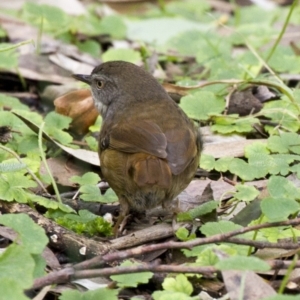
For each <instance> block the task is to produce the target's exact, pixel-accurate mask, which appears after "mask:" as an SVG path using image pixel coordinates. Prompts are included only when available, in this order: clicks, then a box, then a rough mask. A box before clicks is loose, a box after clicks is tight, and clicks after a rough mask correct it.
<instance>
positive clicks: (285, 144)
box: [268, 132, 300, 154]
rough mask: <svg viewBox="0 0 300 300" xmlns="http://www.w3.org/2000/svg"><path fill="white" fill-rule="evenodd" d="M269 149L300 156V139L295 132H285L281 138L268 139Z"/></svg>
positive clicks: (272, 137)
mask: <svg viewBox="0 0 300 300" xmlns="http://www.w3.org/2000/svg"><path fill="white" fill-rule="evenodd" d="M268 148H269V149H270V150H271V151H272V152H278V153H289V152H293V153H296V154H300V137H299V135H298V134H297V133H294V132H285V133H282V134H281V135H280V136H271V137H269V138H268Z"/></svg>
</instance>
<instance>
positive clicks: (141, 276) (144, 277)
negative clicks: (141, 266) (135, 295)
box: [110, 260, 153, 287]
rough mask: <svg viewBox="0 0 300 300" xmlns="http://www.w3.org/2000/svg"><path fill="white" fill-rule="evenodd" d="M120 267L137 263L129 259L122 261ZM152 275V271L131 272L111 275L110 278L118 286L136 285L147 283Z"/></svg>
mask: <svg viewBox="0 0 300 300" xmlns="http://www.w3.org/2000/svg"><path fill="white" fill-rule="evenodd" d="M120 266H121V267H129V266H138V264H137V263H132V262H130V261H129V260H126V261H124V262H123V263H122V264H121V265H120ZM152 276H153V273H152V272H143V273H131V274H123V275H112V276H110V278H111V279H112V280H114V281H116V282H117V284H118V286H119V287H137V286H138V284H140V283H148V281H149V279H150V278H151V277H152Z"/></svg>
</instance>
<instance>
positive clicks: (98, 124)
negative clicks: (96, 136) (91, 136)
mask: <svg viewBox="0 0 300 300" xmlns="http://www.w3.org/2000/svg"><path fill="white" fill-rule="evenodd" d="M101 124H102V117H101V116H98V117H97V120H96V122H95V124H94V125H91V126H90V127H89V130H90V131H91V132H99V130H100V127H101Z"/></svg>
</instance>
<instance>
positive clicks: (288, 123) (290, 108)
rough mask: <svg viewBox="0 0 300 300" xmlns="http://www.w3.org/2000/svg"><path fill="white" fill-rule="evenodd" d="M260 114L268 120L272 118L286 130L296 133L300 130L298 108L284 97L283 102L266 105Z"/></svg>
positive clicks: (271, 102) (278, 101)
mask: <svg viewBox="0 0 300 300" xmlns="http://www.w3.org/2000/svg"><path fill="white" fill-rule="evenodd" d="M260 113H261V114H262V115H264V116H265V117H266V118H270V119H271V120H272V121H273V122H274V123H275V124H278V125H280V126H282V127H283V128H284V129H285V130H289V131H292V132H296V131H298V130H299V128H300V122H299V120H298V115H299V109H298V106H297V105H296V104H294V103H291V101H290V100H289V99H287V98H286V97H282V100H277V101H270V102H267V103H265V104H264V107H263V109H262V110H261V111H260ZM272 130H273V127H272ZM272 130H271V133H272ZM275 133H276V132H275Z"/></svg>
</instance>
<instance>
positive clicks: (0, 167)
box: [0, 161, 26, 173]
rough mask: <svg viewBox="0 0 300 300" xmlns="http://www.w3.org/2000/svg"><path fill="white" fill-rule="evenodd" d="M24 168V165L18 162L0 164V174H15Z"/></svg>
mask: <svg viewBox="0 0 300 300" xmlns="http://www.w3.org/2000/svg"><path fill="white" fill-rule="evenodd" d="M25 167H26V164H24V163H22V162H21V163H20V162H18V161H15V162H8V161H6V162H3V163H0V173H1V172H15V171H19V170H23V169H24V168H25Z"/></svg>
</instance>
